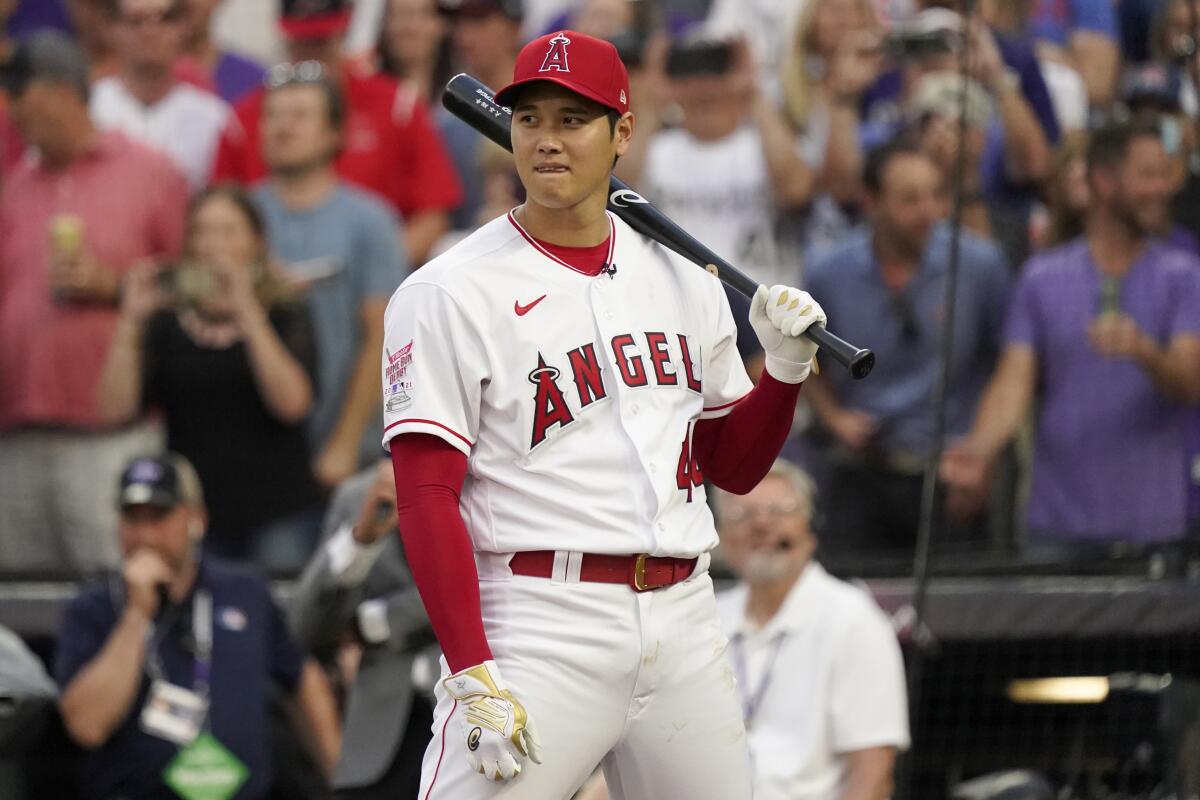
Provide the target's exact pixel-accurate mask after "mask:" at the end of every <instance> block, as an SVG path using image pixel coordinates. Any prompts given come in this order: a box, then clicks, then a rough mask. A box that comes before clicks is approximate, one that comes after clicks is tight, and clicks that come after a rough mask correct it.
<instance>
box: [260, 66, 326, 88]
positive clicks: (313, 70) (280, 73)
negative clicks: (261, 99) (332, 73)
mask: <svg viewBox="0 0 1200 800" xmlns="http://www.w3.org/2000/svg"><path fill="white" fill-rule="evenodd" d="M327 76H328V73H327V72H326V71H325V65H324V64H322V63H321V62H320V61H311V60H310V61H299V62H297V63H295V64H292V63H290V62H284V63H282V64H276V65H275V66H273V67H271V68H270V69H269V70H267V74H266V76H265V77H264V78H263V85H264V86H266V87H267V88H268V89H281V88H283V87H284V86H290V85H291V84H293V83H319V82H321V81H323V80H325V79H326V77H327Z"/></svg>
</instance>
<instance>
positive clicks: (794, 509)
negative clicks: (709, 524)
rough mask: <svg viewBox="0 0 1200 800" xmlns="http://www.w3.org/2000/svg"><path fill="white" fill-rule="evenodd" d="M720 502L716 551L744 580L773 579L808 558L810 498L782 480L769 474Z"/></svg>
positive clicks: (811, 547) (811, 544)
mask: <svg viewBox="0 0 1200 800" xmlns="http://www.w3.org/2000/svg"><path fill="white" fill-rule="evenodd" d="M722 501H723V502H722V503H721V518H720V532H721V548H722V550H723V551H724V552H725V555H726V557H727V558H728V559H729V564H730V566H731V567H733V570H734V571H735V572H736V573H737V574H738V575H739V576H740V577H741V578H742V579H743V580H745V581H747V582H749V583H771V582H774V581H778V580H780V579H782V578H785V577H789V576H793V575H795V574H796V573H797V572H798V571H799V570H800V569H801V568H802V567H803V566H804V564H806V563H808V560H809V559H810V558H812V554H813V551H814V550H815V549H816V538H815V537H814V536H813V533H812V528H811V527H810V525H809V516H810V508H809V500H808V498H805V497H803V496H801V494H800V493H799V492H798V491H797V490H796V488H795V487H794V486H792V484H791V482H789V481H788V480H786V479H785V478H782V477H779V476H775V475H771V476H768V477H767V478H766V479H764V480H763V482H762V483H760V484H759V485H758V486H756V487H755V488H754V489H753V490H752V491H750V493H749V494H746V495H743V496H741V497H738V496H735V495H724V496H723V497H722Z"/></svg>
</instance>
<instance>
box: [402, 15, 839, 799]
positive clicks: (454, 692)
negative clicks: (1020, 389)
mask: <svg viewBox="0 0 1200 800" xmlns="http://www.w3.org/2000/svg"><path fill="white" fill-rule="evenodd" d="M514 73H515V74H514V79H513V82H512V83H511V84H509V85H508V86H506V87H505V88H504V89H502V90H501V91H500V92H499V93H498V94H497V96H496V99H497V100H498V101H499V102H501V103H503V104H504V105H506V106H509V107H511V108H512V109H513V121H512V141H513V153H514V157H515V161H516V167H517V172H518V174H519V175H520V178H521V181H522V183H523V184H524V187H525V190H526V193H527V200H526V202H525V203H524V204H523V205H521V206H519V207H517V208H516V209H513V210H512V211H511V212H509V213H508V214H507V215H505V216H502V217H500V218H498V219H496V220H493V221H492V222H490V223H488V224H486V225H484V226H483V227H482V228H480V229H479V230H478V231H476V232H475V233H474V234H472V235H471V236H469V237H468V238H467V239H465V240H464V241H463V242H461V243H460V244H458V245H457V246H456V247H454V248H453V249H451V250H449V251H447V252H446V253H445V254H444V255H442V256H440V257H439V258H437V259H435V260H434V261H432V262H430V263H429V264H427V265H426V266H424V267H422V268H421V269H420V270H419V271H417V272H416V273H414V274H413V275H412V276H411V277H410V278H409V279H408V280H406V281H405V282H404V284H403V285H402V286H401V287H400V288H399V289H398V290H397V291H396V294H395V295H394V296H393V297H392V300H391V303H390V304H389V306H388V310H387V316H386V339H385V351H384V355H383V372H384V380H383V383H384V406H385V423H386V432H385V434H384V436H385V438H384V444H385V446H387V447H389V448H390V450H391V454H392V459H393V461H394V464H395V474H396V494H397V501H398V503H397V510H398V514H399V518H400V530H401V531H402V532H403V534H402V535H403V541H404V546H405V550H406V553H407V556H408V560H409V564H410V566H411V568H412V573H413V578H414V580H415V581H416V583H417V587H418V589H419V590H420V593H421V596H422V598H423V600H424V602H425V606H426V609H427V610H428V612H429V617H430V620H431V622H432V623H433V627H434V631H435V632H436V633H437V636H438V639H439V641H440V643H441V645H442V649H443V652H444V654H445V655H444V663H443V665H442V669H443V676H444V677H443V680H442V681H441V682H440V684H439V686H438V688H437V698H436V699H437V705H436V710H435V718H434V727H433V739H432V741H431V743H430V745H429V749H428V750H427V751H426V754H425V762H424V765H423V776H422V785H421V793H420V797H421V798H422V800H442V799H449V798H492V797H496V798H519V799H520V800H525V799H527V798H528V799H530V800H533V799H536V800H557V799H558V798H569V797H570V796H571V795H572V794H573V793H574V791H575V790H576V789H577V788H578V787H579V785H580V784H582V783H583V782H584V781H585V780H586V779H587V777H588V776H589V774H590V773H591V772H592V771H593V770H594V769H595V767H596V765H597V764H602V765H603V767H604V771H605V775H606V777H607V780H608V784H609V787H610V790H611V791H612V795H613V797H617V798H688V799H689V800H708V799H711V800H748V798H749V797H750V775H749V770H748V763H747V756H746V745H745V732H744V729H743V725H742V717H741V708H740V706H739V701H738V695H737V692H736V690H735V687H734V679H733V673H732V671H731V670H730V668H729V666H728V663H727V661H726V657H725V645H726V641H725V638H724V637H723V635H722V634H721V630H720V628H719V625H718V620H717V615H716V611H715V603H714V599H713V591H712V582H711V580H710V578H709V576H708V573H707V567H708V561H709V557H708V553H709V551H710V550H711V549H712V548H713V547H714V546H715V545H716V543H717V536H716V533H715V531H714V528H713V521H712V516H711V515H710V513H709V510H708V507H707V505H706V503H705V494H704V483H703V481H704V478H707V479H708V480H710V481H711V482H712V483H714V484H716V485H717V486H721V487H722V488H725V489H727V490H729V491H732V492H746V491H748V490H750V489H751V488H753V487H754V486H755V485H756V484H757V483H758V482H759V481H760V480H761V479H762V477H763V476H764V475H766V473H767V471H768V469H769V468H770V466H771V464H772V462H773V461H774V459H775V457H776V455H777V454H778V452H779V449H780V447H781V446H782V444H783V441H784V439H785V438H786V436H787V433H788V429H789V427H790V424H791V419H792V411H793V408H794V406H795V403H796V398H797V394H798V392H799V385H800V383H801V382H802V381H803V380H804V379H805V377H806V376H807V375H808V374H809V371H810V369H811V366H812V360H813V356H814V355H815V352H816V346H815V345H813V344H812V343H810V342H809V341H808V340H807V339H805V338H802V337H801V336H800V334H801V333H802V332H803V331H804V330H805V329H806V328H808V327H809V326H810V325H813V324H823V323H824V321H825V315H824V313H823V312H822V311H821V309H820V307H819V306H818V305H817V304H816V303H815V302H814V301H813V300H812V298H811V297H809V296H808V295H807V294H806V293H804V292H801V291H798V290H797V289H793V288H789V287H785V286H774V287H771V288H770V289H769V290H768V289H766V288H763V287H760V288H759V291H758V293H757V294H756V295H755V296H754V299H753V303H752V306H751V312H750V320H751V323H752V325H753V327H754V330H755V331H756V333H757V334H758V336H759V338H760V339H761V341H762V345H763V348H764V350H765V352H766V373H765V374H764V375H763V377H762V380H761V381H760V382H759V384H758V385H757V386H756V387H755V386H752V385H751V382H750V380H749V378H748V377H747V376H746V372H745V369H744V368H743V366H742V362H741V360H740V358H739V357H738V353H737V350H736V348H735V346H734V338H735V328H734V321H733V318H732V315H731V313H730V310H729V305H728V302H727V300H726V298H725V294H724V291H723V289H722V287H721V284H720V283H719V282H718V280H717V279H716V278H715V277H713V276H711V275H709V274H707V273H706V272H704V271H703V270H700V269H697V268H696V267H695V266H694V265H692V264H690V263H687V262H685V261H684V260H683V259H682V258H679V257H677V256H675V255H674V254H673V253H671V252H669V251H667V250H666V249H664V248H663V247H662V246H660V245H658V244H657V243H655V242H653V241H652V240H650V239H647V238H645V237H643V236H641V235H639V234H637V233H635V232H634V231H633V230H632V229H631V228H629V227H628V226H626V225H625V224H624V223H623V222H621V221H620V220H618V219H616V218H615V217H613V216H612V215H611V214H609V213H608V212H607V211H606V210H605V206H606V202H607V195H608V184H609V174H610V172H611V170H612V168H613V165H614V163H615V161H616V159H617V158H618V157H619V156H620V155H622V154H623V153H625V152H626V150H627V149H628V147H629V143H630V140H631V138H632V137H633V135H634V119H633V115H632V114H630V113H629V78H628V75H627V74H626V71H625V67H624V65H623V64H622V63H621V60H620V58H619V57H618V56H617V52H616V50H615V48H613V47H612V45H610V44H608V43H606V42H603V41H600V40H598V39H593V38H591V37H589V36H585V35H583V34H580V33H576V32H574V31H569V30H568V31H560V32H557V33H553V34H550V35H547V36H543V37H541V38H540V39H536V40H534V41H533V42H531V43H530V44H529V45H527V46H526V47H525V48H524V49H523V50H522V51H521V53H520V55H519V57H518V59H517V62H516V66H515V70H514ZM696 168H697V169H699V168H702V165H700V164H697V165H696ZM535 721H536V726H535ZM464 756H465V757H464ZM480 772H481V773H483V777H481V776H479V775H477V774H476V773H480ZM485 778H486V780H485Z"/></svg>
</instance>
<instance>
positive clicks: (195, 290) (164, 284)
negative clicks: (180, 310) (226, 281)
mask: <svg viewBox="0 0 1200 800" xmlns="http://www.w3.org/2000/svg"><path fill="white" fill-rule="evenodd" d="M158 286H159V288H160V289H162V290H163V291H164V292H166V293H167V294H169V295H170V296H171V297H172V298H173V299H174V302H175V305H177V306H197V305H199V304H201V303H203V302H204V301H205V300H207V299H208V298H210V297H211V296H212V295H213V294H215V293H216V291H217V289H218V288H219V287H220V276H218V275H217V273H215V272H213V271H212V270H211V269H208V268H207V267H203V266H200V265H199V264H192V263H188V262H184V263H181V264H176V265H175V266H172V267H167V268H166V269H163V270H160V271H159V273H158Z"/></svg>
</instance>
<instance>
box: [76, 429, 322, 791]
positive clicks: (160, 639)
mask: <svg viewBox="0 0 1200 800" xmlns="http://www.w3.org/2000/svg"><path fill="white" fill-rule="evenodd" d="M118 504H119V508H120V514H121V522H120V534H121V547H122V550H123V551H124V554H125V555H124V565H123V567H122V572H121V574H120V575H113V576H111V577H110V579H109V580H107V581H99V582H96V583H93V584H90V585H89V586H87V587H85V588H84V589H83V590H82V591H81V592H80V593H79V595H78V596H77V597H76V598H75V599H74V600H72V601H71V603H70V605H69V606H68V607H67V609H66V611H65V612H64V614H63V620H62V624H61V627H60V630H59V636H58V650H57V652H56V654H55V677H56V679H57V680H58V683H59V685H60V686H62V687H63V690H62V695H61V697H60V700H59V708H60V711H61V712H62V716H63V721H64V723H65V724H66V728H67V731H68V733H69V734H70V736H71V738H72V739H74V740H75V741H76V742H78V743H79V744H80V745H81V746H83V747H84V748H86V749H87V750H89V751H91V752H90V754H89V756H90V757H89V759H88V762H87V766H86V768H85V776H84V778H85V780H84V787H85V788H86V791H85V792H84V795H85V796H87V797H91V798H97V800H107V799H108V798H123V797H139V798H160V797H161V798H164V799H165V798H177V797H178V796H183V797H189V796H211V795H200V794H192V793H193V792H199V791H200V790H201V789H202V788H204V787H207V788H208V790H209V791H212V789H213V788H214V787H217V786H220V787H223V789H225V790H227V791H228V794H225V795H222V796H226V797H234V796H236V797H237V798H239V800H249V798H259V797H264V796H265V795H266V794H267V791H268V789H269V788H270V786H271V773H272V770H271V759H270V736H269V732H268V719H267V702H268V699H269V696H270V690H271V686H272V685H277V686H279V687H281V688H282V689H283V691H284V692H285V693H286V694H287V695H288V696H290V697H291V698H292V699H293V700H294V701H295V702H296V703H297V705H298V710H299V712H300V715H301V717H302V718H303V719H304V721H305V726H304V727H305V729H306V731H305V732H306V733H307V734H310V735H311V737H312V740H313V741H314V742H315V743H316V751H317V761H318V762H319V763H320V764H321V766H322V767H323V768H324V769H325V771H326V772H328V771H329V770H330V769H332V765H333V763H334V761H335V760H336V759H337V757H338V751H339V749H340V740H339V733H338V728H337V718H336V710H335V708H334V703H333V696H332V694H331V693H330V691H329V687H328V684H327V683H326V682H325V679H324V676H323V675H322V674H321V673H320V670H319V669H318V668H317V667H315V666H314V665H313V664H312V663H306V662H305V660H304V658H303V657H302V655H301V654H300V652H299V651H298V650H297V649H296V646H295V645H294V644H293V643H292V641H291V640H290V639H289V638H288V635H287V630H286V627H285V625H284V622H283V619H282V617H281V615H280V613H279V611H278V609H277V608H276V607H275V604H274V602H273V601H272V599H271V594H270V591H269V589H268V587H267V585H266V584H265V583H264V582H263V581H262V580H261V579H260V578H258V577H256V576H255V575H253V574H251V573H249V572H246V571H244V570H242V569H240V568H237V567H234V566H233V565H231V564H227V563H225V562H221V561H219V560H217V559H214V558H211V557H208V556H205V557H204V558H201V557H200V542H201V540H202V539H203V537H204V529H205V525H206V521H207V514H206V512H205V509H204V498H203V492H202V489H201V487H200V480H199V478H198V477H197V476H196V472H195V470H194V469H193V468H192V466H191V464H190V463H189V462H188V461H187V460H186V459H184V458H183V457H182V456H179V455H175V454H172V453H168V454H164V455H161V456H143V457H139V458H135V459H134V460H132V461H131V462H129V464H128V465H127V466H126V468H125V470H124V471H123V472H122V473H121V479H120V483H119V493H118ZM235 792H236V795H235Z"/></svg>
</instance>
